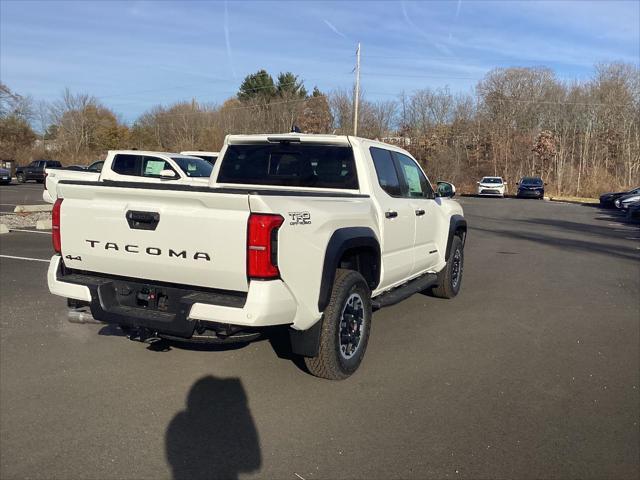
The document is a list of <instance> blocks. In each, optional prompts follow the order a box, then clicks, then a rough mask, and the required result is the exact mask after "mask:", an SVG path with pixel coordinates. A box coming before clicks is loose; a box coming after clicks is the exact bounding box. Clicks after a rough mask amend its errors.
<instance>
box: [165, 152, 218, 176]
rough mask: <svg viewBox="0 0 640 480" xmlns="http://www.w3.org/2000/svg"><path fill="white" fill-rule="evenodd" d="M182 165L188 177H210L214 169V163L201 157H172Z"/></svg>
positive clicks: (181, 168)
mask: <svg viewBox="0 0 640 480" xmlns="http://www.w3.org/2000/svg"><path fill="white" fill-rule="evenodd" d="M171 158H172V159H173V160H174V161H175V162H176V163H177V164H178V166H179V167H180V170H182V171H183V172H184V173H186V174H187V177H209V176H211V171H212V170H213V165H211V164H210V163H209V162H206V161H204V160H202V159H201V158H194V157H171Z"/></svg>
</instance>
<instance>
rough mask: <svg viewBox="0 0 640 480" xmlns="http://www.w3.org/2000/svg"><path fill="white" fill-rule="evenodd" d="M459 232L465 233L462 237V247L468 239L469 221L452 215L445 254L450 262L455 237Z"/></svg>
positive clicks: (460, 216)
mask: <svg viewBox="0 0 640 480" xmlns="http://www.w3.org/2000/svg"><path fill="white" fill-rule="evenodd" d="M458 230H461V231H462V232H464V235H463V237H462V245H463V246H464V242H465V241H466V239H467V220H466V219H465V218H464V217H463V216H462V215H452V216H451V218H450V219H449V236H448V237H447V251H446V254H445V258H446V259H447V260H449V254H450V253H451V244H452V243H453V237H455V235H456V232H457V231H458Z"/></svg>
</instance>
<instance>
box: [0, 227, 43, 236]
mask: <svg viewBox="0 0 640 480" xmlns="http://www.w3.org/2000/svg"><path fill="white" fill-rule="evenodd" d="M9 231H11V232H25V233H41V234H43V235H51V232H43V231H41V230H23V229H21V228H10V229H9Z"/></svg>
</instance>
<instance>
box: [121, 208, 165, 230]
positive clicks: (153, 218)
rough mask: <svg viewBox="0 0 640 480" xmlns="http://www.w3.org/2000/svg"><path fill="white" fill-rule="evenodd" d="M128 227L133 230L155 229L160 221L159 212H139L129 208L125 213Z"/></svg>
mask: <svg viewBox="0 0 640 480" xmlns="http://www.w3.org/2000/svg"><path fill="white" fill-rule="evenodd" d="M125 216H126V218H127V223H128V224H129V228H133V229H135V230H155V229H156V228H157V227H158V222H160V214H159V213H157V212H140V211H136V210H129V211H128V212H127V213H126V215H125Z"/></svg>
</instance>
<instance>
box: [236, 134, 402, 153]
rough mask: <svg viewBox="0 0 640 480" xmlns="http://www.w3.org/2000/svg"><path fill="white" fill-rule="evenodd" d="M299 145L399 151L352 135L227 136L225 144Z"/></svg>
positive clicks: (378, 142)
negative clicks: (356, 145) (354, 145)
mask: <svg viewBox="0 0 640 480" xmlns="http://www.w3.org/2000/svg"><path fill="white" fill-rule="evenodd" d="M294 139H295V141H296V142H300V143H323V144H329V145H350V144H351V143H352V141H354V140H355V141H356V142H366V143H367V144H370V145H380V146H381V147H384V148H389V149H394V150H401V151H404V150H403V149H402V147H401V146H398V145H394V144H392V143H385V142H381V141H380V140H371V139H369V138H364V137H354V136H353V135H330V134H324V133H322V134H320V133H295V132H291V133H261V134H247V135H227V137H226V139H225V142H226V143H228V144H230V145H239V144H245V143H264V142H279V141H287V140H292V141H293V140H294Z"/></svg>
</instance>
